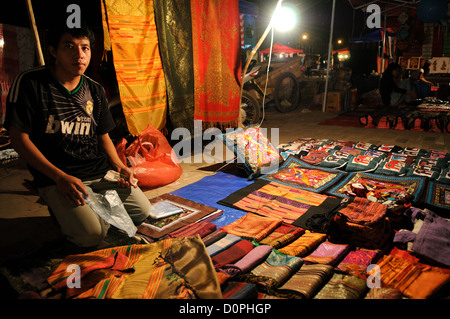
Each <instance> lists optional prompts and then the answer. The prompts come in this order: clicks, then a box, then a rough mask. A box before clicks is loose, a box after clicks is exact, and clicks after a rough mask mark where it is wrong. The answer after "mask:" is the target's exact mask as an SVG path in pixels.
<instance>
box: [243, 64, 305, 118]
mask: <svg viewBox="0 0 450 319" xmlns="http://www.w3.org/2000/svg"><path fill="white" fill-rule="evenodd" d="M267 66H268V62H266V61H265V62H263V63H261V64H257V63H256V61H255V62H253V61H252V63H251V64H250V65H249V67H248V70H250V71H248V72H247V74H246V75H245V77H244V91H243V94H242V102H241V117H242V123H243V124H244V126H245V125H250V124H254V123H258V121H259V118H260V116H261V110H260V107H261V105H262V102H263V97H264V89H265V87H266V81H267V89H266V97H265V104H267V103H269V102H274V104H275V107H276V109H277V110H278V111H279V112H282V113H286V112H291V111H293V110H295V109H296V108H297V107H298V105H299V104H300V100H301V93H300V85H299V80H300V79H301V78H302V71H301V58H300V57H295V58H289V59H286V58H284V59H279V60H275V61H272V62H271V64H270V70H269V78H268V79H267V76H266V75H267Z"/></svg>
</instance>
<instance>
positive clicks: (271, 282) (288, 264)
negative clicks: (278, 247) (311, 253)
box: [237, 250, 303, 294]
mask: <svg viewBox="0 0 450 319" xmlns="http://www.w3.org/2000/svg"><path fill="white" fill-rule="evenodd" d="M302 264H303V260H302V259H301V258H299V257H295V256H289V255H285V254H282V253H280V252H277V251H275V250H272V252H271V253H270V254H269V256H268V257H267V259H266V260H265V261H264V262H263V263H262V264H260V265H259V266H257V267H255V268H254V269H253V270H252V271H251V272H250V273H249V274H246V275H242V276H238V277H237V280H239V281H246V282H252V283H257V284H258V286H259V287H260V288H261V289H262V290H263V291H264V292H268V293H270V294H275V289H276V288H278V287H279V286H280V285H282V284H284V283H285V282H286V280H288V278H289V277H291V276H292V274H294V273H295V272H296V271H297V270H298V269H300V267H301V266H302Z"/></svg>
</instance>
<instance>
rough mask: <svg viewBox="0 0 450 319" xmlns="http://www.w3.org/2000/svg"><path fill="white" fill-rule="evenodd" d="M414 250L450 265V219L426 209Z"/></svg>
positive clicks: (440, 262)
mask: <svg viewBox="0 0 450 319" xmlns="http://www.w3.org/2000/svg"><path fill="white" fill-rule="evenodd" d="M412 250H413V251H414V252H415V253H417V254H419V255H420V256H423V257H426V258H428V259H430V260H432V261H435V262H437V263H439V264H442V265H444V266H447V267H450V220H448V219H445V218H442V217H440V216H439V215H437V214H435V213H434V212H432V211H430V210H427V209H426V210H425V219H424V221H423V224H422V227H421V228H420V230H419V233H418V234H417V235H416V238H415V240H414V243H413V245H412Z"/></svg>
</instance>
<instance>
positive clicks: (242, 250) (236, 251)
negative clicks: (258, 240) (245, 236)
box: [211, 240, 254, 270]
mask: <svg viewBox="0 0 450 319" xmlns="http://www.w3.org/2000/svg"><path fill="white" fill-rule="evenodd" d="M253 248H254V246H253V244H252V243H251V242H250V241H248V240H240V241H238V242H237V243H235V244H233V245H231V246H230V247H228V248H227V249H225V250H223V251H221V252H220V253H218V254H216V255H214V256H212V257H211V260H212V262H213V265H214V267H215V268H216V270H217V269H219V268H222V267H223V266H225V265H228V264H233V263H235V262H236V261H238V260H239V259H241V258H242V257H244V256H245V255H247V254H248V253H249V252H250V251H251V250H252V249H253Z"/></svg>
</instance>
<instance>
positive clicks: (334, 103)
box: [325, 91, 344, 112]
mask: <svg viewBox="0 0 450 319" xmlns="http://www.w3.org/2000/svg"><path fill="white" fill-rule="evenodd" d="M343 99H344V94H343V92H340V91H339V92H328V93H327V103H326V104H325V110H326V111H327V112H339V111H341V109H342V102H343Z"/></svg>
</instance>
